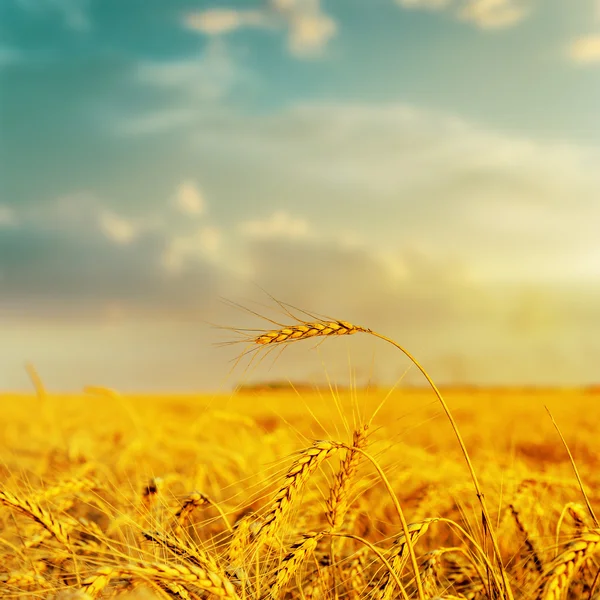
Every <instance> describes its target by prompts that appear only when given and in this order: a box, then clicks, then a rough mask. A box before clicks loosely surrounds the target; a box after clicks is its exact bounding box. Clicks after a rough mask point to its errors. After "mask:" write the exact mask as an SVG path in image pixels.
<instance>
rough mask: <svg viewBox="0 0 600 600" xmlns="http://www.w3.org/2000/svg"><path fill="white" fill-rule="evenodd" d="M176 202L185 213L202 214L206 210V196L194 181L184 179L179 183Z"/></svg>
mask: <svg viewBox="0 0 600 600" xmlns="http://www.w3.org/2000/svg"><path fill="white" fill-rule="evenodd" d="M174 204H175V206H176V207H177V208H178V209H179V210H180V211H181V212H182V213H183V214H185V215H192V216H200V215H202V214H204V212H205V210H206V205H205V201H204V196H203V194H202V192H201V191H200V188H199V187H198V185H197V184H196V182H194V181H184V182H182V183H181V184H180V185H179V187H178V188H177V192H176V194H175V198H174Z"/></svg>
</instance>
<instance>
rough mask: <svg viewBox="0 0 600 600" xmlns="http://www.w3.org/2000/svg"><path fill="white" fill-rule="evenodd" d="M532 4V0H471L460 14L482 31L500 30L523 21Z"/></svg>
mask: <svg viewBox="0 0 600 600" xmlns="http://www.w3.org/2000/svg"><path fill="white" fill-rule="evenodd" d="M530 4H531V2H530V0H469V1H468V2H467V3H466V5H465V6H464V7H463V8H462V9H461V11H460V13H459V14H460V17H461V18H463V19H464V20H466V21H471V22H473V23H475V24H476V25H478V26H479V27H481V28H482V29H500V28H504V27H510V26H512V25H516V24H517V23H519V22H520V21H522V20H523V19H524V18H525V17H526V16H527V15H528V13H529V8H530Z"/></svg>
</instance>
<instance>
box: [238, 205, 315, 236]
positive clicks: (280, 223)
mask: <svg viewBox="0 0 600 600" xmlns="http://www.w3.org/2000/svg"><path fill="white" fill-rule="evenodd" d="M239 230H240V231H241V232H242V233H243V234H244V235H245V236H248V237H251V238H257V239H273V238H286V239H297V238H304V237H307V236H309V235H310V232H311V228H310V226H309V223H308V221H307V220H306V219H303V218H301V217H293V216H291V215H289V214H288V213H287V212H285V211H281V210H278V211H276V212H274V213H273V214H272V215H271V216H270V217H268V218H266V219H263V220H261V219H251V220H248V221H244V222H242V223H240V225H239Z"/></svg>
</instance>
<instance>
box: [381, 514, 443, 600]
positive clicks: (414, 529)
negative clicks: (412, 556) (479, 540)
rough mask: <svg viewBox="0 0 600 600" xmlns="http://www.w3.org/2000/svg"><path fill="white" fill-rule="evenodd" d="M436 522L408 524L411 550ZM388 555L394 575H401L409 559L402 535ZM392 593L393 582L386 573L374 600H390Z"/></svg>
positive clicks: (426, 521) (433, 520)
mask: <svg viewBox="0 0 600 600" xmlns="http://www.w3.org/2000/svg"><path fill="white" fill-rule="evenodd" d="M436 521H437V519H425V520H424V521H421V522H420V523H410V524H409V525H408V533H409V537H410V544H411V546H412V547H413V548H414V545H415V544H416V543H417V540H418V539H419V538H421V537H422V536H423V535H425V533H427V530H428V529H429V526H430V525H431V524H432V523H435V522H436ZM390 553H391V555H392V560H391V565H392V567H393V569H394V571H395V572H396V573H401V572H402V567H403V566H404V564H405V563H406V561H407V560H408V558H409V553H408V544H407V538H406V536H405V535H404V534H403V533H402V534H400V535H399V536H398V539H397V540H396V541H395V542H394V545H393V547H392V549H391V551H390ZM393 592H394V580H393V579H392V578H391V577H390V573H389V572H386V573H385V575H384V576H383V579H382V581H381V582H380V584H379V590H378V594H377V596H376V598H378V600H391V598H392V593H393Z"/></svg>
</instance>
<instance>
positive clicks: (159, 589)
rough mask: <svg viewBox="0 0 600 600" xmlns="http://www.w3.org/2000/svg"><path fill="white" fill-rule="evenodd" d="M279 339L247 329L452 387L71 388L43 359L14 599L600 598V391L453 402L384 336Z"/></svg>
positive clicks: (19, 520) (297, 329)
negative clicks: (402, 364)
mask: <svg viewBox="0 0 600 600" xmlns="http://www.w3.org/2000/svg"><path fill="white" fill-rule="evenodd" d="M275 325H277V327H278V328H277V329H274V330H271V331H259V332H258V333H256V332H252V331H251V332H250V333H248V332H247V331H246V332H243V331H241V330H240V331H238V333H240V332H241V333H242V334H243V336H245V337H246V341H249V342H250V344H251V349H252V348H254V349H258V350H260V349H261V348H263V347H267V348H268V349H271V348H273V347H277V346H282V347H285V345H287V344H288V343H290V342H294V341H302V340H304V339H307V338H313V337H320V338H327V337H332V336H340V335H343V336H346V335H352V334H356V333H363V334H368V335H372V336H375V337H378V338H380V339H381V340H383V341H385V342H389V343H390V344H392V345H393V346H395V347H396V348H397V349H399V350H401V351H402V352H403V353H404V354H405V355H406V356H407V357H408V358H409V359H410V360H411V361H412V362H413V364H414V365H415V366H416V367H417V368H418V369H419V371H420V372H421V374H422V375H423V376H424V378H425V380H426V381H427V382H428V383H429V386H430V387H429V388H427V389H408V390H406V389H405V390H402V389H392V390H387V391H386V390H381V389H377V388H374V389H370V388H365V389H357V388H356V387H350V389H342V390H340V389H338V388H337V387H335V386H333V385H329V387H328V388H327V387H326V388H324V389H323V388H316V389H314V390H313V391H312V392H311V390H310V388H307V387H306V386H304V387H302V388H301V389H298V388H297V387H294V386H293V385H290V386H289V389H283V388H282V389H275V390H273V389H269V387H268V386H267V387H263V388H261V387H260V386H259V387H254V388H238V390H237V392H236V393H233V394H231V395H227V396H225V395H221V396H219V395H213V396H187V397H185V396H175V395H166V396H149V395H146V396H143V395H138V396H135V395H124V394H120V393H118V392H117V391H114V390H110V389H107V388H102V387H89V388H86V390H84V393H83V394H80V395H52V394H48V393H47V392H46V390H45V388H44V385H43V382H42V381H41V379H40V378H39V376H38V375H37V372H36V370H35V368H34V367H33V366H32V365H29V366H28V371H29V375H30V377H31V380H32V383H33V384H34V386H35V389H36V394H35V395H29V396H27V395H25V396H23V395H22V396H19V395H5V396H4V397H3V398H2V414H1V415H0V416H1V417H2V422H3V424H4V427H3V429H2V437H1V438H0V444H1V446H0V448H1V452H2V454H1V459H2V460H1V463H0V466H1V469H2V487H1V488H0V506H2V508H3V511H2V513H0V518H1V521H0V524H1V532H2V536H1V537H0V541H1V542H2V557H3V561H2V571H3V572H2V573H1V574H0V582H1V583H2V585H3V588H2V594H3V596H6V597H22V596H24V595H27V596H28V597H38V598H57V599H59V598H82V599H87V598H99V597H115V596H123V595H125V596H129V597H133V598H137V597H141V598H144V597H147V598H161V597H162V598H184V599H188V598H196V599H197V598H208V597H221V598H229V599H232V600H233V599H236V600H237V599H253V600H254V599H256V600H268V599H277V598H300V599H302V600H304V599H307V598H315V599H321V598H322V599H339V598H357V599H358V598H372V599H373V600H392V598H402V599H404V600H408V599H410V598H418V599H419V600H431V599H434V598H437V599H440V598H445V599H452V598H467V599H477V598H504V599H506V600H513V599H515V598H534V599H537V600H560V599H562V598H584V597H586V598H590V599H592V598H596V599H597V598H599V597H600V591H598V592H596V589H597V588H598V583H599V579H600V568H599V567H598V563H597V562H596V558H595V557H596V554H597V551H598V550H600V526H599V523H598V520H597V517H596V514H595V512H594V508H593V506H594V505H595V504H597V503H598V496H597V489H598V482H599V476H598V470H597V464H596V462H597V456H598V450H599V449H600V448H599V446H600V444H599V441H598V437H597V435H596V431H597V426H598V422H597V420H596V421H595V420H594V415H595V411H594V408H595V402H596V401H597V397H596V393H595V392H596V390H594V389H587V390H560V391H558V390H537V391H536V390H520V391H519V390H506V389H495V390H494V389H490V390H482V389H476V388H470V389H463V390H457V389H453V390H446V391H444V393H443V394H442V392H441V391H440V390H439V389H438V387H437V386H436V385H435V383H434V382H433V381H432V379H431V378H430V376H429V375H428V373H427V372H426V371H425V369H424V368H423V367H422V366H421V365H420V363H418V361H417V360H416V359H415V358H414V357H413V356H412V355H411V354H410V353H409V352H408V351H407V350H405V349H404V348H403V347H401V346H400V345H398V344H397V343H396V342H394V341H393V340H391V339H390V338H387V337H385V336H383V335H380V334H378V333H376V332H373V331H371V330H370V329H367V328H363V327H359V326H355V325H352V324H351V323H348V322H345V321H336V320H312V321H302V320H298V321H297V322H296V323H295V324H293V325H289V326H280V325H279V324H278V323H275ZM446 398H448V400H449V401H448V400H447V399H446ZM451 407H452V408H451ZM554 415H556V417H555V416H554ZM557 419H558V420H557ZM558 422H560V423H561V424H562V430H561V427H559V425H558ZM562 431H564V432H565V433H564V434H563V433H562ZM567 439H569V440H570V441H571V443H570V444H569V442H567ZM575 457H577V461H576V460H575ZM584 482H585V483H584ZM586 488H587V489H586Z"/></svg>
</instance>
